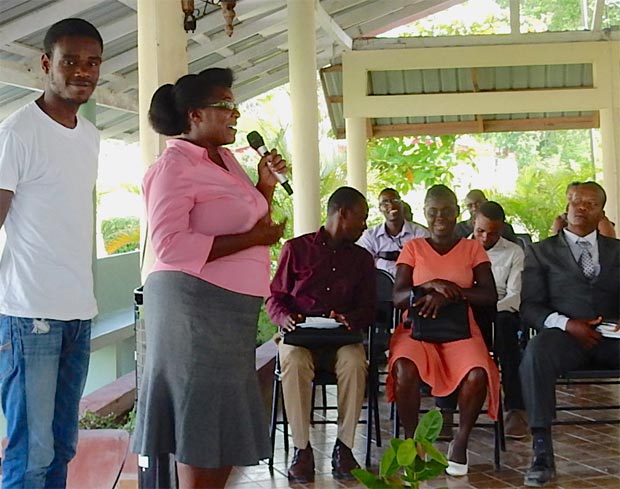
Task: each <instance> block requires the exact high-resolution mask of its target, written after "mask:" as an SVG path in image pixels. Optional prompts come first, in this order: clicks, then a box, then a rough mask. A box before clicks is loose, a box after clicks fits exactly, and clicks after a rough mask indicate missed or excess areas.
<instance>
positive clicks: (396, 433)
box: [392, 402, 400, 438]
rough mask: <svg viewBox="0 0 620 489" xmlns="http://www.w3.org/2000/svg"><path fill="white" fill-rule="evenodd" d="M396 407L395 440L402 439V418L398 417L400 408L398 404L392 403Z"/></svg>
mask: <svg viewBox="0 0 620 489" xmlns="http://www.w3.org/2000/svg"><path fill="white" fill-rule="evenodd" d="M392 404H393V406H394V430H393V431H394V438H400V417H399V416H398V408H397V407H396V403H395V402H394V403H392Z"/></svg>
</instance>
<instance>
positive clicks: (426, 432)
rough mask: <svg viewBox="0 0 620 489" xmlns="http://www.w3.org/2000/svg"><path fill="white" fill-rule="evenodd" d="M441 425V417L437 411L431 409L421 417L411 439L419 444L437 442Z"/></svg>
mask: <svg viewBox="0 0 620 489" xmlns="http://www.w3.org/2000/svg"><path fill="white" fill-rule="evenodd" d="M442 425H443V418H442V417H441V413H440V412H439V409H433V410H431V411H429V412H428V413H426V414H425V415H424V416H422V418H421V419H420V422H419V423H418V427H417V428H416V430H415V433H414V435H413V439H414V440H416V441H420V442H421V441H422V440H429V441H431V442H433V441H435V440H437V437H438V436H439V432H440V431H441V426H442Z"/></svg>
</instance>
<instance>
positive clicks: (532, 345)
mask: <svg viewBox="0 0 620 489" xmlns="http://www.w3.org/2000/svg"><path fill="white" fill-rule="evenodd" d="M586 365H593V366H596V367H600V368H609V369H618V368H620V340H617V339H611V338H605V337H603V339H602V340H601V342H600V343H599V344H598V345H597V346H596V347H595V348H592V349H591V350H585V349H584V348H583V347H582V346H581V344H580V343H579V342H578V341H577V340H576V339H575V338H573V337H572V336H571V335H570V334H569V333H567V332H565V331H562V330H561V329H558V328H548V329H544V330H542V331H541V332H540V333H538V334H537V335H536V336H534V337H533V338H532V339H531V340H530V341H529V343H528V344H527V348H526V349H525V355H524V356H523V360H522V362H521V367H520V369H519V371H520V374H521V387H522V390H523V399H524V401H525V409H526V411H527V416H528V422H529V425H530V428H545V429H549V428H550V427H551V422H552V421H553V418H554V417H555V384H556V379H557V377H558V375H561V374H563V373H566V372H568V371H570V370H575V369H579V368H581V367H584V366H586Z"/></svg>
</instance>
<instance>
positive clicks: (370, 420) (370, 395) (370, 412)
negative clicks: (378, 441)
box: [366, 386, 375, 468]
mask: <svg viewBox="0 0 620 489" xmlns="http://www.w3.org/2000/svg"><path fill="white" fill-rule="evenodd" d="M373 398H374V393H373V389H372V387H371V386H369V389H368V400H367V409H366V411H367V412H366V468H368V467H370V451H371V449H372V423H373V419H374V418H373V416H374V414H373V412H374V408H375V403H374V399H373Z"/></svg>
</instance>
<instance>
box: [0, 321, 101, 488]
mask: <svg viewBox="0 0 620 489" xmlns="http://www.w3.org/2000/svg"><path fill="white" fill-rule="evenodd" d="M90 324H91V322H90V321H80V320H74V321H56V320H51V319H42V320H38V319H32V318H19V317H12V316H0V380H1V381H2V387H1V395H2V409H3V410H4V414H5V416H6V419H7V435H8V445H7V447H6V452H5V457H4V459H3V461H2V488H3V489H13V488H20V489H25V488H27V489H37V488H63V487H65V486H66V481H67V465H68V463H69V461H70V460H71V459H72V458H73V456H74V455H75V450H76V447H77V439H78V415H79V414H78V411H79V403H80V398H81V397H82V391H83V390H84V384H85V383H86V375H87V373H88V362H89V359H90Z"/></svg>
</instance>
